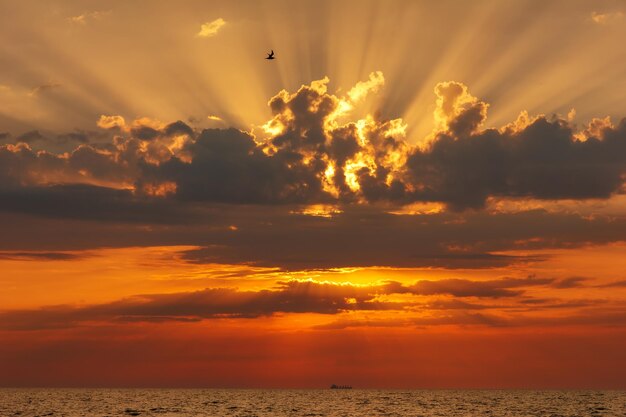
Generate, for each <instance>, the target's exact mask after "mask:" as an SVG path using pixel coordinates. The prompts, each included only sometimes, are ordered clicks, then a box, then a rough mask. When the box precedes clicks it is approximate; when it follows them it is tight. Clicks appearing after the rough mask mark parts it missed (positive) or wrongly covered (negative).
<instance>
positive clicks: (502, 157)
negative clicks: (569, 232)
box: [407, 117, 626, 209]
mask: <svg viewBox="0 0 626 417" xmlns="http://www.w3.org/2000/svg"><path fill="white" fill-rule="evenodd" d="M407 165H408V168H409V171H410V173H411V175H412V177H413V179H414V180H415V181H417V182H420V183H423V184H424V185H425V186H424V189H423V190H422V191H420V192H418V193H417V195H416V198H420V199H424V200H434V201H442V202H445V203H448V204H450V205H451V206H452V207H453V208H456V209H463V208H467V207H482V206H483V205H484V204H485V201H486V199H487V198H488V197H489V196H498V197H504V196H506V197H532V198H537V199H588V198H608V197H609V196H610V195H611V194H613V193H616V192H618V191H619V190H620V187H621V186H622V184H623V179H622V176H623V175H624V173H625V172H626V171H625V170H626V120H622V122H621V123H620V125H619V126H618V127H617V128H615V129H612V128H607V129H606V130H604V132H603V136H602V137H600V138H597V137H590V138H588V139H587V140H585V141H580V140H578V139H576V138H575V137H574V132H573V131H572V129H571V127H570V126H569V125H568V124H567V123H565V122H564V121H563V120H560V119H556V120H547V119H546V118H544V117H540V118H538V119H537V120H535V121H534V122H532V123H531V124H530V125H528V126H526V127H525V128H523V129H521V130H518V131H505V132H504V133H503V132H500V131H497V130H494V129H490V130H487V131H482V132H479V133H476V134H472V135H459V136H457V132H448V133H443V134H440V135H439V136H438V137H437V138H436V139H435V140H434V141H433V142H432V143H431V144H430V145H429V146H428V148H427V149H425V150H416V151H415V152H414V153H413V154H412V155H411V156H410V157H409V159H408V162H407Z"/></svg>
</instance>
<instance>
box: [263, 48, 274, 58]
mask: <svg viewBox="0 0 626 417" xmlns="http://www.w3.org/2000/svg"><path fill="white" fill-rule="evenodd" d="M265 59H276V58H274V50H272V52H271V53H269V54H267V58H265Z"/></svg>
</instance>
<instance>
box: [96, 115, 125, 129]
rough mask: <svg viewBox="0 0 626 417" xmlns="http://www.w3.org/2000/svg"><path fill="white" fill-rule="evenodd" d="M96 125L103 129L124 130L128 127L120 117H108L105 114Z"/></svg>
mask: <svg viewBox="0 0 626 417" xmlns="http://www.w3.org/2000/svg"><path fill="white" fill-rule="evenodd" d="M96 125H97V126H98V127H99V128H102V129H114V128H118V129H123V128H125V127H126V120H124V118H123V117H122V116H119V115H112V116H106V115H104V114H103V115H101V116H100V119H98V121H97V122H96Z"/></svg>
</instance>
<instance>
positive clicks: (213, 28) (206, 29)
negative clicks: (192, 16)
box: [196, 17, 226, 38]
mask: <svg viewBox="0 0 626 417" xmlns="http://www.w3.org/2000/svg"><path fill="white" fill-rule="evenodd" d="M225 24H226V21H225V20H224V19H222V18H221V17H220V18H217V19H215V20H214V21H212V22H207V23H203V24H202V25H201V26H200V32H198V33H197V35H196V36H198V37H200V38H210V37H212V36H215V35H217V32H219V30H220V29H221V28H222V27H224V25H225Z"/></svg>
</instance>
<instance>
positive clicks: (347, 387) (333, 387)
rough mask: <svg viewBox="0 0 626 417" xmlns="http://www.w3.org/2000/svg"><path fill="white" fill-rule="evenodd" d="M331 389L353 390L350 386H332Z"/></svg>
mask: <svg viewBox="0 0 626 417" xmlns="http://www.w3.org/2000/svg"><path fill="white" fill-rule="evenodd" d="M330 389H352V387H351V386H350V385H335V384H333V385H331V386H330Z"/></svg>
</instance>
